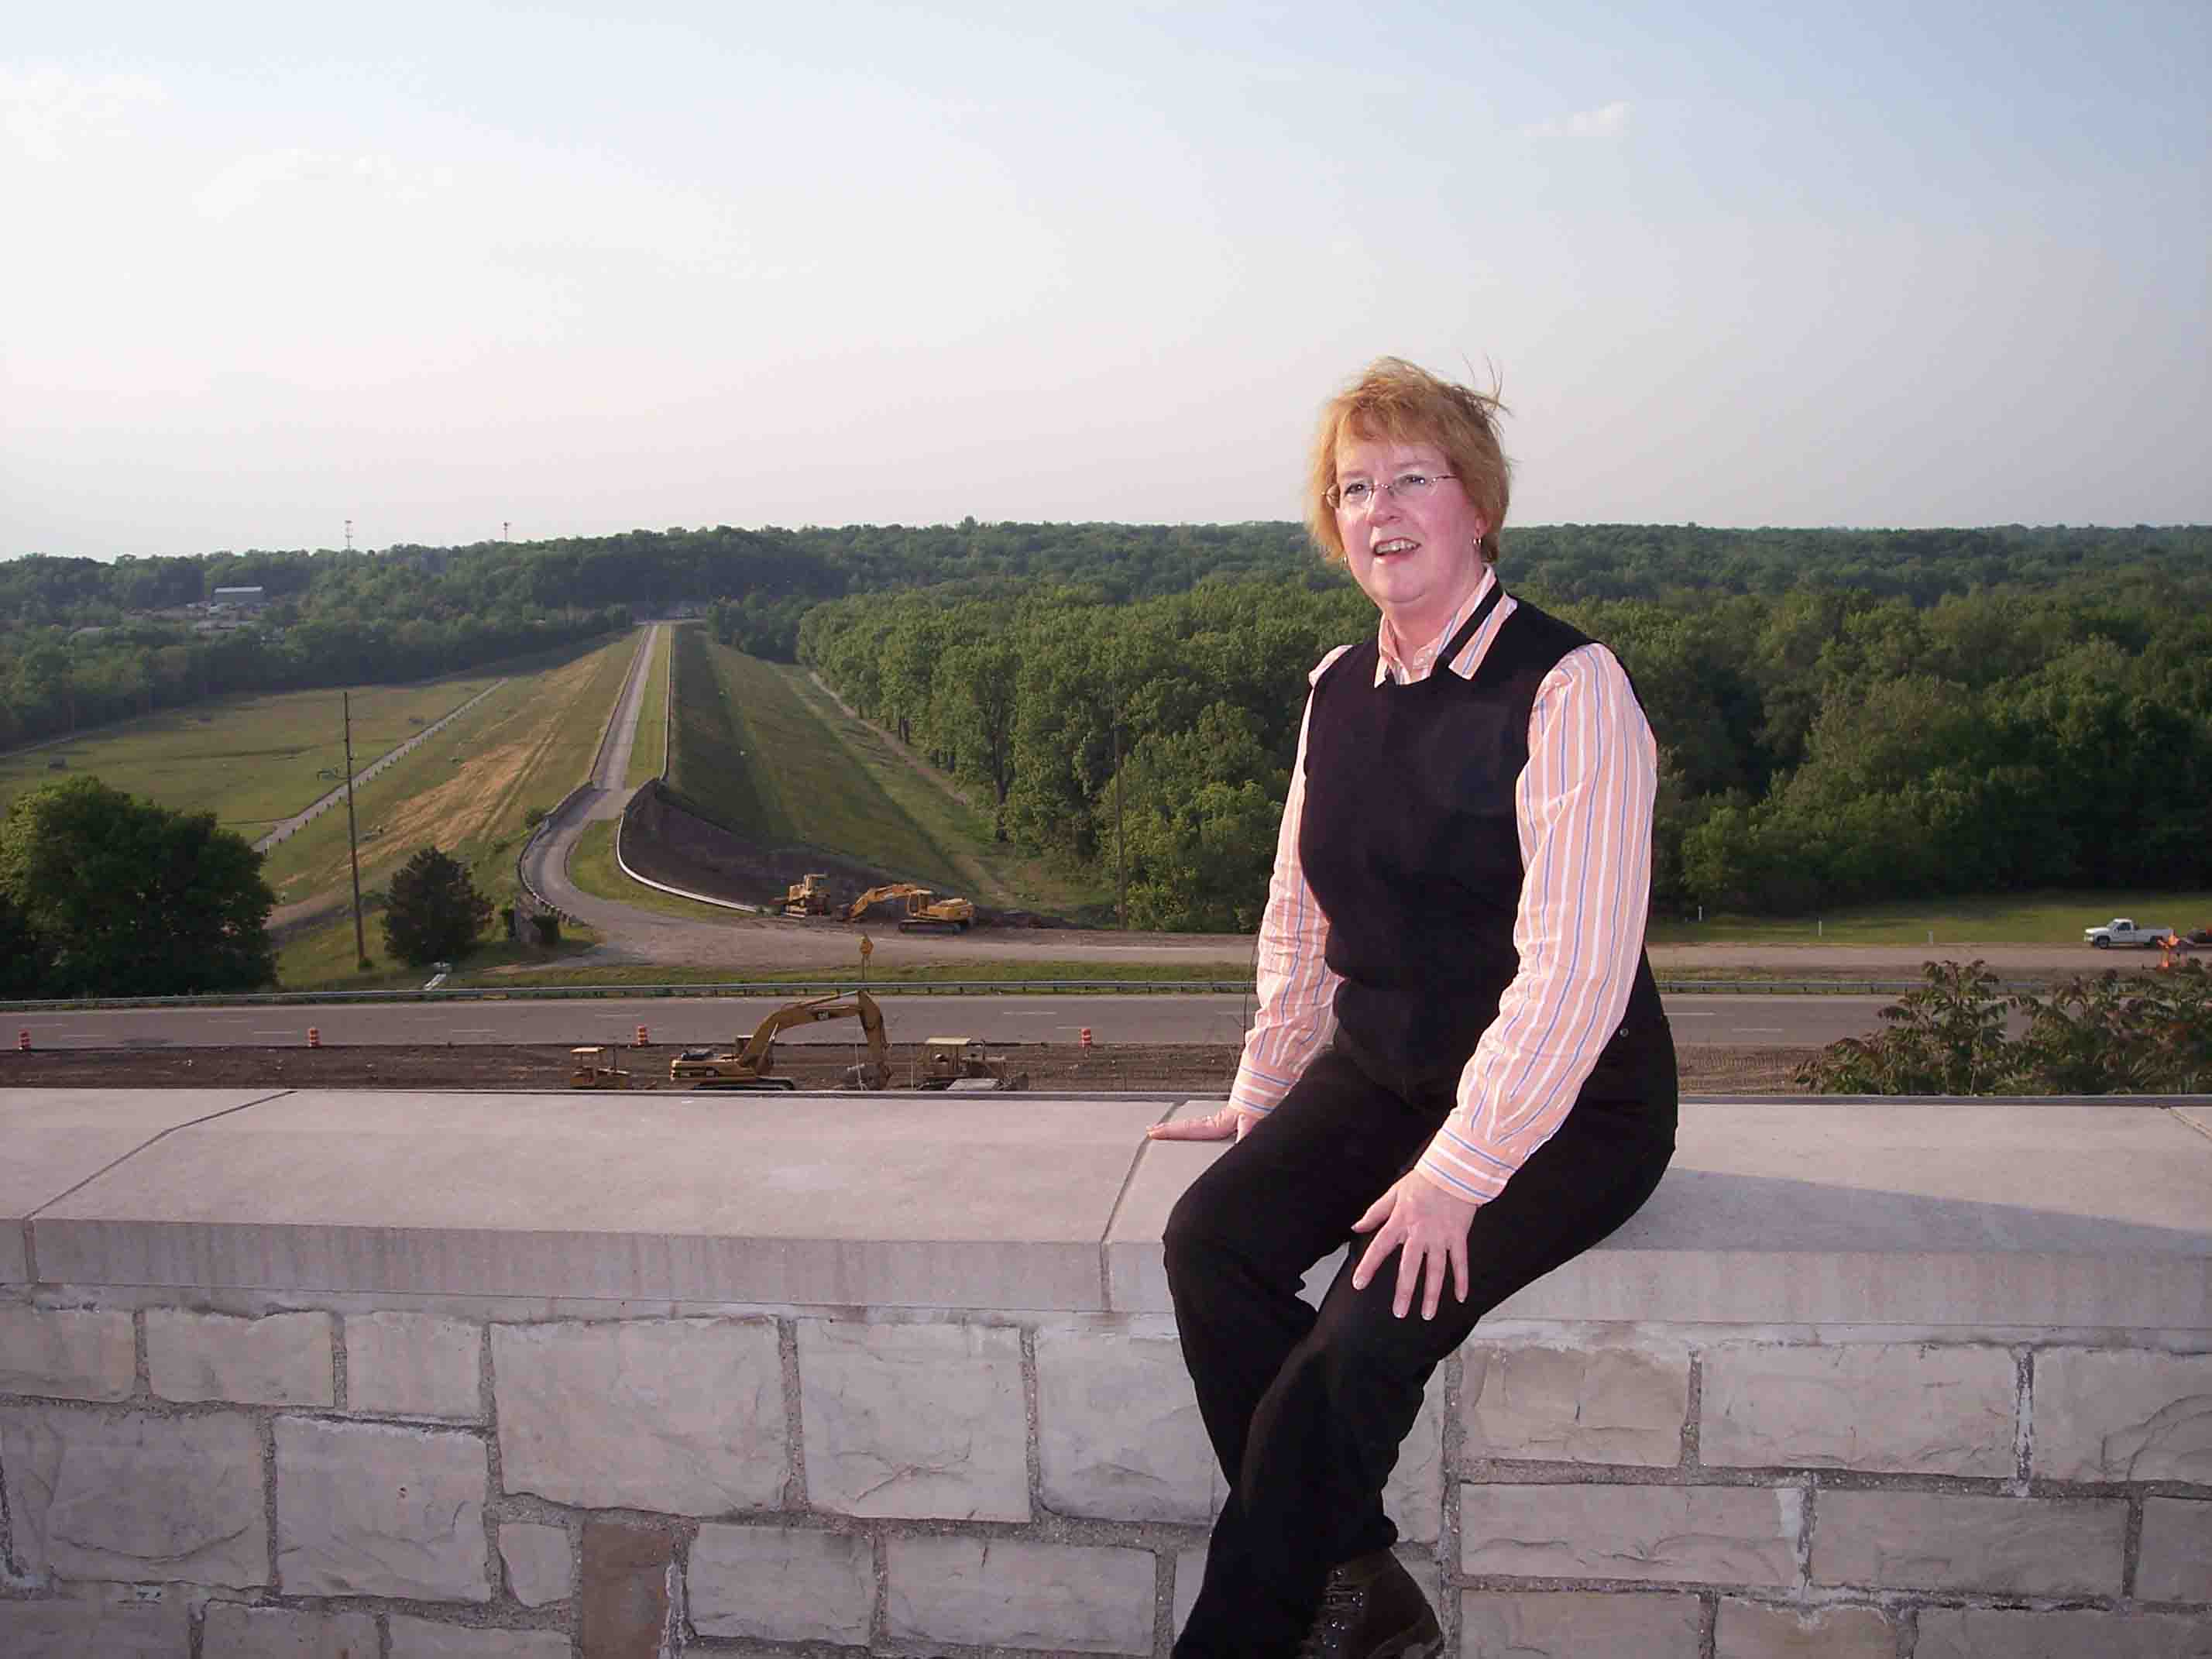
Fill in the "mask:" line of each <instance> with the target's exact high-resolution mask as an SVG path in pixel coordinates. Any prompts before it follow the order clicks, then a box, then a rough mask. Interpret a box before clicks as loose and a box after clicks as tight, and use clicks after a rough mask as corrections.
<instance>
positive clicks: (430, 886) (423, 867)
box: [384, 847, 491, 968]
mask: <svg viewBox="0 0 2212 1659" xmlns="http://www.w3.org/2000/svg"><path fill="white" fill-rule="evenodd" d="M490 920H491V901H490V900H489V899H488V898H486V897H485V896H483V894H481V893H479V892H477V887H476V883H475V882H474V881H472V880H471V879H470V877H469V872H468V866H465V865H464V864H462V863H461V862H460V860H458V859H453V858H449V857H447V855H446V854H443V853H441V852H440V851H439V850H438V849H437V848H435V847H426V848H423V849H422V851H421V852H419V853H417V854H415V856H414V857H413V858H411V859H410V860H407V862H406V863H405V864H404V865H402V866H400V867H399V869H398V872H397V873H395V874H394V875H393V876H392V895H391V899H390V902H388V903H387V904H386V907H385V911H384V945H385V949H386V951H389V952H390V953H391V954H392V955H393V956H395V957H398V958H399V959H400V960H401V961H402V962H404V963H411V964H412V965H414V966H415V967H417V968H422V967H427V966H428V964H430V963H434V962H440V961H450V960H453V959H454V958H457V957H462V956H465V955H466V954H467V953H468V951H469V949H470V947H471V945H474V944H475V943H476V937H477V934H478V933H482V932H483V927H484V924H485V923H486V922H488V921H490Z"/></svg>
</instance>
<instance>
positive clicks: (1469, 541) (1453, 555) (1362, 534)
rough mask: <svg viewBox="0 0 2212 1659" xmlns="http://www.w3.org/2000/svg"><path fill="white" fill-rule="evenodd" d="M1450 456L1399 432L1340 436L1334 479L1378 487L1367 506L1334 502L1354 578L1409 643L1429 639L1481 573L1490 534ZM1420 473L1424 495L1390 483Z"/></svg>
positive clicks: (1339, 482)
mask: <svg viewBox="0 0 2212 1659" xmlns="http://www.w3.org/2000/svg"><path fill="white" fill-rule="evenodd" d="M1450 471H1451V463H1450V461H1449V460H1448V459H1446V458H1445V455H1444V453H1443V450H1442V449H1440V448H1438V447H1437V446H1436V445H1434V444H1431V443H1423V442H1418V441H1402V440H1399V439H1395V438H1362V437H1358V436H1355V435H1352V434H1351V433H1349V432H1347V433H1346V434H1345V435H1343V436H1342V437H1340V438H1339V439H1338V440H1337V444H1336V483H1337V488H1338V489H1343V488H1344V487H1345V486H1346V484H1352V483H1365V484H1369V485H1371V486H1372V489H1371V492H1370V499H1369V501H1368V504H1367V505H1365V506H1364V507H1350V506H1344V507H1338V508H1337V509H1336V527H1337V533H1338V534H1339V535H1340V536H1341V537H1342V538H1343V540H1344V556H1345V560H1346V562H1347V563H1348V564H1350V565H1351V567H1352V580H1355V581H1357V582H1358V584H1359V586H1360V588H1361V590H1362V591H1363V592H1365V594H1366V595H1367V597H1368V598H1369V599H1372V600H1374V601H1375V603H1376V606H1377V607H1378V608H1379V609H1380V610H1381V611H1382V612H1383V615H1384V616H1385V617H1389V620H1390V626H1391V627H1392V629H1395V631H1396V633H1397V635H1398V637H1399V639H1400V640H1401V641H1402V642H1403V643H1404V644H1405V646H1406V647H1407V648H1408V649H1414V648H1418V647H1420V646H1423V645H1425V644H1427V643H1428V642H1429V641H1431V639H1432V638H1434V637H1435V635H1437V633H1438V632H1440V631H1441V630H1442V629H1443V625H1444V623H1446V622H1447V621H1449V619H1450V617H1451V614H1452V612H1453V611H1456V610H1457V609H1459V607H1460V605H1462V604H1463V603H1464V602H1465V601H1466V599H1467V598H1468V595H1469V594H1471V593H1473V592H1474V590H1475V588H1476V587H1477V586H1479V585H1480V582H1481V580H1482V556H1481V554H1480V551H1478V544H1480V542H1481V540H1482V538H1483V537H1484V536H1485V535H1486V534H1488V533H1489V530H1490V526H1488V525H1486V524H1485V523H1484V522H1483V520H1482V517H1481V515H1480V513H1477V512H1476V511H1475V509H1474V505H1473V504H1472V503H1471V502H1470V501H1468V495H1467V490H1466V488H1465V486H1464V485H1462V483H1460V481H1459V480H1458V479H1457V478H1455V477H1445V476H1444V475H1446V474H1448V473H1449V472H1450ZM1408 475H1414V476H1417V477H1424V478H1432V479H1436V480H1437V481H1438V482H1437V483H1435V484H1434V485H1433V486H1432V487H1431V489H1429V490H1428V491H1427V493H1426V494H1425V495H1419V494H1416V492H1415V491H1414V490H1413V489H1399V490H1396V491H1395V492H1394V491H1393V490H1391V489H1388V488H1386V487H1385V486H1387V485H1389V484H1393V483H1397V482H1398V481H1399V480H1401V479H1402V478H1405V477H1407V476H1408Z"/></svg>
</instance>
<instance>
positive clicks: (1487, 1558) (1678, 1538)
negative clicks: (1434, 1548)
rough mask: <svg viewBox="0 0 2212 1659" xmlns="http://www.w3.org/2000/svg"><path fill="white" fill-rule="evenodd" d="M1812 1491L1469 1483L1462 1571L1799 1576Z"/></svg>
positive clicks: (1776, 1582)
mask: <svg viewBox="0 0 2212 1659" xmlns="http://www.w3.org/2000/svg"><path fill="white" fill-rule="evenodd" d="M1803 1524H1804V1495H1803V1494H1802V1492H1797V1491H1796V1490H1795V1489H1794V1488H1789V1487H1762V1486H1462V1488H1461V1489H1460V1569H1461V1571H1463V1572H1468V1573H1480V1574H1483V1575H1486V1576H1487V1575H1506V1576H1513V1577H1530V1578H1624V1579H1638V1580H1643V1581H1645V1582H1648V1583H1723V1584H1750V1585H1772V1586H1780V1585H1784V1584H1794V1583H1796V1578H1797V1538H1798V1535H1799V1533H1800V1531H1801V1529H1802V1526H1803Z"/></svg>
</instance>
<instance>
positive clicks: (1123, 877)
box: [1114, 720, 1129, 933]
mask: <svg viewBox="0 0 2212 1659" xmlns="http://www.w3.org/2000/svg"><path fill="white" fill-rule="evenodd" d="M1114 921H1115V924H1116V925H1117V926H1119V927H1121V931H1122V932H1123V933H1127V931H1128V930H1129V860H1128V854H1127V851H1126V850H1125V846H1124V843H1123V842H1122V840H1121V721H1119V720H1115V722H1114Z"/></svg>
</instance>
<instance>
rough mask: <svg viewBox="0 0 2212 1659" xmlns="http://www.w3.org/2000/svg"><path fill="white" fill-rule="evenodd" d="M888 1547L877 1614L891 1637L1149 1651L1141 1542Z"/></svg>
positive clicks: (902, 1541)
mask: <svg viewBox="0 0 2212 1659" xmlns="http://www.w3.org/2000/svg"><path fill="white" fill-rule="evenodd" d="M886 1551H887V1553H888V1556H889V1566H890V1573H889V1577H890V1594H889V1596H888V1598H887V1600H886V1601H885V1603H884V1613H885V1622H886V1626H887V1628H888V1631H889V1633H890V1637H891V1638H892V1640H894V1641H902V1642H953V1643H967V1644H972V1645H974V1646H976V1647H1009V1648H1041V1649H1043V1650H1046V1651H1048V1652H1052V1653H1144V1654H1148V1653H1150V1652H1151V1651H1152V1577H1153V1565H1152V1553H1151V1552H1149V1551H1147V1550H1130V1549H1113V1548H1107V1547H1097V1546H1093V1545H1078V1544H1031V1543H1025V1542H1021V1541H1016V1540H1012V1539H992V1540H989V1541H985V1540H983V1539H980V1538H898V1537H894V1538H892V1539H890V1540H889V1541H888V1543H887V1546H886Z"/></svg>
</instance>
